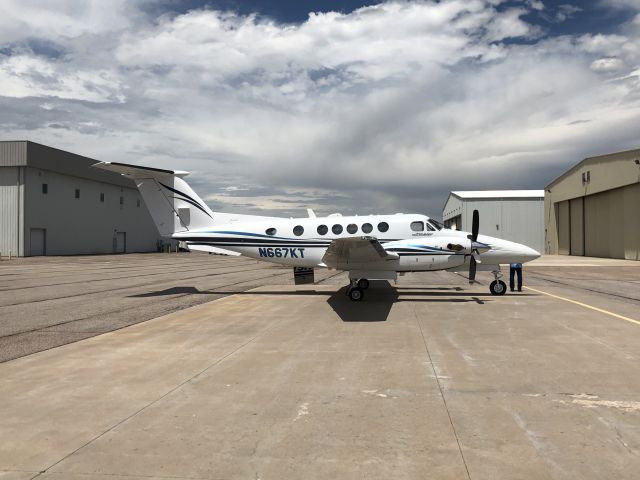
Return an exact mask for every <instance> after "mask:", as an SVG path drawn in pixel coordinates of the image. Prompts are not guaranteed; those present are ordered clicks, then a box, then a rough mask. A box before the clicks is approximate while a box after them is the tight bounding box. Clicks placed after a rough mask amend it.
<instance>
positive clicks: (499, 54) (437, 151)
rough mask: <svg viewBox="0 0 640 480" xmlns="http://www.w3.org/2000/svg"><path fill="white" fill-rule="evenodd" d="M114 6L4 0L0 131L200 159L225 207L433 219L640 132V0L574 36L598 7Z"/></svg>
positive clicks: (542, 181) (98, 148)
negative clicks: (459, 193)
mask: <svg viewBox="0 0 640 480" xmlns="http://www.w3.org/2000/svg"><path fill="white" fill-rule="evenodd" d="M9 1H10V3H12V1H13V0H9ZM89 4H90V5H89ZM605 4H606V5H605ZM105 5H106V4H105V3H104V2H97V1H95V2H94V3H91V2H88V3H87V2H81V1H80V0H68V1H62V0H61V1H60V2H59V5H58V6H57V8H56V9H55V10H47V9H45V8H43V7H42V6H39V5H36V3H35V2H31V1H30V0H26V3H25V1H23V2H17V1H16V2H15V3H12V4H11V5H10V7H11V8H10V15H5V16H4V17H2V18H1V19H0V84H1V85H2V86H3V89H2V92H0V94H1V95H2V96H0V107H2V110H1V112H0V125H2V128H3V134H2V135H3V138H5V139H10V138H25V137H29V138H30V139H33V140H36V141H39V142H41V143H50V144H52V145H53V146H55V147H58V148H66V149H69V150H71V151H74V152H77V153H81V154H85V155H89V156H93V157H95V158H98V159H101V160H118V161H123V162H128V163H137V164H143V165H150V166H159V167H165V168H171V169H181V170H189V171H191V172H192V175H191V176H190V177H189V181H190V183H191V184H192V185H193V186H194V188H195V190H196V191H198V193H200V194H201V195H202V197H203V198H204V199H205V200H206V201H207V202H208V203H209V204H210V205H212V206H215V208H216V209H222V210H233V209H248V210H249V211H250V212H251V213H280V214H284V215H299V214H301V213H302V214H304V209H305V208H307V207H311V208H315V209H318V210H320V211H322V212H323V213H332V212H335V211H340V212H342V213H345V214H347V213H372V212H385V211H391V212H394V211H397V212H399V211H404V212H411V211H414V212H426V213H431V214H432V215H434V216H436V217H437V216H438V214H439V212H440V210H441V208H442V205H443V204H444V201H445V200H446V196H447V193H448V192H449V190H452V189H472V190H478V189H485V188H486V189H505V188H517V189H521V188H534V189H540V188H543V187H544V186H545V185H546V184H547V183H548V182H549V181H550V180H552V179H553V178H554V177H555V176H556V175H558V174H560V173H561V172H562V171H563V170H564V169H566V168H567V167H568V166H570V165H573V164H574V163H575V162H577V161H578V160H579V159H580V158H582V157H584V156H589V155H594V154H598V153H605V152H609V151H616V150H623V149H627V148H633V147H637V146H638V138H637V132H636V130H637V128H635V126H636V125H637V124H638V122H639V121H640V83H639V78H640V67H639V65H640V53H639V52H640V42H639V37H640V35H639V32H640V17H637V16H635V15H637V10H634V9H633V5H634V1H633V0H628V1H626V0H609V1H608V2H604V1H603V2H601V3H598V7H597V8H605V7H606V8H609V9H611V10H612V11H615V12H623V13H624V19H623V20H619V21H618V23H617V24H616V27H615V28H614V29H612V28H611V25H608V26H607V28H606V29H605V28H604V26H602V25H601V27H602V29H601V30H602V31H604V30H607V29H608V31H607V32H606V33H605V34H592V33H588V32H586V33H585V32H583V31H580V32H579V33H575V34H573V33H571V31H570V30H571V28H570V26H571V25H574V24H575V21H576V20H577V19H588V18H592V16H593V11H594V8H596V7H594V6H593V5H592V4H589V5H587V4H584V3H581V4H580V5H579V6H580V8H581V9H582V10H580V11H578V10H577V9H576V8H575V5H573V6H572V5H571V4H570V3H567V2H561V3H559V2H555V3H554V2H540V1H536V0H528V1H509V2H499V1H485V0H471V1H462V0H446V1H441V2H432V1H416V2H387V3H383V4H378V5H376V6H372V7H364V8H360V9H357V10H355V11H351V10H349V11H344V12H342V13H336V12H325V13H317V14H313V15H311V16H309V17H308V18H306V17H305V20H304V21H301V22H299V23H294V24H290V23H286V24H285V23H282V22H281V21H280V20H281V19H280V20H278V19H273V18H269V17H268V16H265V15H261V16H260V15H259V16H255V15H246V14H245V13H243V11H242V9H234V11H222V10H216V9H215V6H216V5H219V4H215V3H208V6H207V8H201V7H204V6H205V5H204V4H202V3H192V4H188V5H187V4H184V3H181V4H177V3H170V4H167V3H166V2H146V1H143V2H126V1H124V0H116V1H114V2H109V5H108V6H105ZM167 5H168V6H167ZM185 5H187V6H185ZM89 7H91V8H89ZM21 12H25V13H24V14H21ZM52 16H53V17H55V19H56V21H51V18H52ZM545 16H547V18H546V20H545ZM611 18H613V19H614V20H610V21H611V22H614V23H615V21H616V20H615V19H617V18H618V17H616V16H615V15H614V16H613V17H611ZM585 21H586V20H585ZM608 21H609V20H608ZM3 22H4V23H3ZM558 25H562V27H560V26H558ZM17 26H19V28H18V27H17ZM561 29H564V30H562V32H561V33H563V35H555V34H554V32H560V31H561ZM593 31H600V30H598V29H594V30H593ZM567 33H568V34H567Z"/></svg>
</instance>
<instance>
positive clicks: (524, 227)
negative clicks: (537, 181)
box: [443, 198, 544, 252]
mask: <svg viewBox="0 0 640 480" xmlns="http://www.w3.org/2000/svg"><path fill="white" fill-rule="evenodd" d="M474 210H478V212H479V213H480V233H481V234H483V235H489V236H491V237H497V238H502V239H504V240H510V241H512V242H518V243H522V244H523V245H527V246H529V247H531V248H534V249H536V250H537V251H539V252H541V251H542V250H543V248H544V218H543V215H544V203H543V200H542V199H535V198H531V199H486V200H478V199H475V200H466V201H463V202H462V206H461V211H462V230H464V231H466V232H470V231H471V224H472V221H473V211H474ZM443 216H444V215H443Z"/></svg>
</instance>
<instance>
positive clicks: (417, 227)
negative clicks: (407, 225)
mask: <svg viewBox="0 0 640 480" xmlns="http://www.w3.org/2000/svg"><path fill="white" fill-rule="evenodd" d="M411 230H412V231H414V232H424V222H411Z"/></svg>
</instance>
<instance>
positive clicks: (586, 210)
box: [544, 149, 640, 260]
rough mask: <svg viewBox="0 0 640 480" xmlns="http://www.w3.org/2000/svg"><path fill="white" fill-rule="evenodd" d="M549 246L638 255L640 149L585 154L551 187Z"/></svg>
mask: <svg viewBox="0 0 640 480" xmlns="http://www.w3.org/2000/svg"><path fill="white" fill-rule="evenodd" d="M544 209H545V214H544V218H545V232H546V240H545V251H546V253H551V254H560V255H584V256H588V257H608V258H624V259H627V260H640V149H637V150H629V151H626V152H619V153H612V154H609V155H601V156H597V157H590V158H585V159H584V160H582V161H581V162H580V163H578V164H577V165H576V166H574V167H573V168H571V169H570V170H568V171H567V172H565V173H564V174H562V175H561V176H559V177H558V178H556V179H555V180H554V181H553V182H551V183H550V184H549V185H548V186H547V191H546V195H545V206H544Z"/></svg>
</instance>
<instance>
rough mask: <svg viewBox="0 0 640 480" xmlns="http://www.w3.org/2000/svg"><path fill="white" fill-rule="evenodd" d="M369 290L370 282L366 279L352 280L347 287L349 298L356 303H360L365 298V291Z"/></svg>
mask: <svg viewBox="0 0 640 480" xmlns="http://www.w3.org/2000/svg"><path fill="white" fill-rule="evenodd" d="M367 288H369V280H367V279H366V278H356V279H353V280H351V283H350V284H349V286H348V287H347V296H348V297H349V298H350V299H351V300H352V301H354V302H359V301H360V300H362V299H363V298H364V291H365V290H366V289H367Z"/></svg>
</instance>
